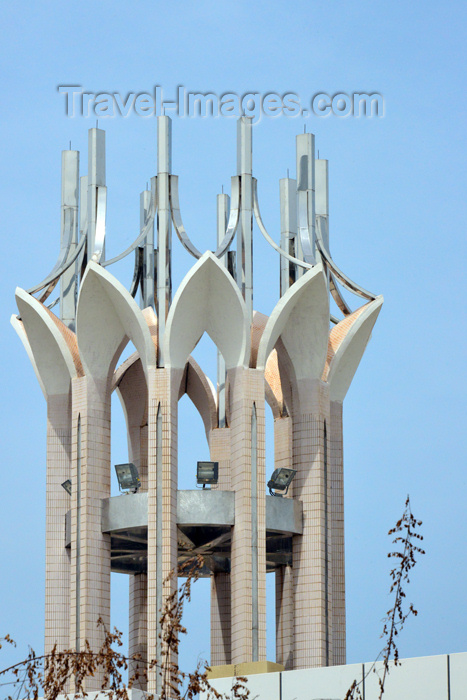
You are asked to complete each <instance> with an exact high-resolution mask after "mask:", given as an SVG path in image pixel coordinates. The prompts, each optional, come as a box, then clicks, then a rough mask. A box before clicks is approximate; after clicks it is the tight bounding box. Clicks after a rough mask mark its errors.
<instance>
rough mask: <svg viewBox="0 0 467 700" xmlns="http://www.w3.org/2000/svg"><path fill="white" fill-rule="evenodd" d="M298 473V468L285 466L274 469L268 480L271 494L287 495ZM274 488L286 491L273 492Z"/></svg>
mask: <svg viewBox="0 0 467 700" xmlns="http://www.w3.org/2000/svg"><path fill="white" fill-rule="evenodd" d="M296 473H297V470H296V469H287V468H285V467H281V468H280V469H274V471H273V473H272V476H271V478H270V479H269V481H268V488H269V493H270V494H271V496H285V494H286V493H287V491H288V490H289V486H290V484H291V483H292V479H293V478H294V476H295V474H296ZM272 489H276V490H277V491H284V493H273V491H272Z"/></svg>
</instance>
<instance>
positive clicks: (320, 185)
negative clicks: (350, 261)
mask: <svg viewBox="0 0 467 700" xmlns="http://www.w3.org/2000/svg"><path fill="white" fill-rule="evenodd" d="M315 178H316V183H315V184H316V195H315V206H316V209H315V215H316V224H317V225H319V227H320V229H319V230H320V232H321V237H322V240H323V243H324V247H325V248H326V250H329V164H328V161H327V160H323V159H322V158H321V159H316V160H315ZM326 276H327V281H328V289H329V283H330V272H329V269H328V270H327V275H326Z"/></svg>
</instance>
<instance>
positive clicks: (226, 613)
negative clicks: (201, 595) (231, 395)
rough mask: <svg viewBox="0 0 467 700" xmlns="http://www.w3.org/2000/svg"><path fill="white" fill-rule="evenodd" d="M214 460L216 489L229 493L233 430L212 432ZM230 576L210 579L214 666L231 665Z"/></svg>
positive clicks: (211, 446)
mask: <svg viewBox="0 0 467 700" xmlns="http://www.w3.org/2000/svg"><path fill="white" fill-rule="evenodd" d="M210 451H211V459H212V460H213V461H214V462H219V481H218V484H217V486H216V487H215V488H218V489H220V490H221V491H222V490H225V491H230V489H231V485H230V428H218V429H215V430H212V431H211V433H210ZM230 626H231V609H230V574H213V575H212V576H211V665H212V666H218V665H222V664H230V663H231V658H232V653H231V630H230Z"/></svg>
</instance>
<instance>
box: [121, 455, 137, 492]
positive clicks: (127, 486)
mask: <svg viewBox="0 0 467 700" xmlns="http://www.w3.org/2000/svg"><path fill="white" fill-rule="evenodd" d="M115 471H116V473H117V479H118V487H119V489H120V491H132V492H133V493H136V492H137V490H138V489H139V487H140V486H141V481H140V478H139V474H138V470H137V468H136V467H135V465H134V464H133V463H132V462H129V463H128V464H116V465H115Z"/></svg>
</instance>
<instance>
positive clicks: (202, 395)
mask: <svg viewBox="0 0 467 700" xmlns="http://www.w3.org/2000/svg"><path fill="white" fill-rule="evenodd" d="M185 393H186V394H188V396H189V397H190V399H191V400H192V402H193V404H194V406H195V408H196V409H197V411H198V413H199V415H200V416H201V418H202V420H203V423H204V429H205V431H206V437H207V439H208V441H209V435H210V432H211V430H213V428H217V397H216V392H215V389H214V387H213V385H212V384H211V382H210V381H209V377H207V376H206V375H205V374H204V372H203V370H202V369H201V367H200V366H199V365H198V363H197V362H196V361H195V360H194V359H193V358H192V357H189V358H188V362H187V364H186V367H185V373H184V375H183V378H182V383H181V385H180V391H179V395H178V398H179V399H181V397H182V396H183V395H184V394H185Z"/></svg>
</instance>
